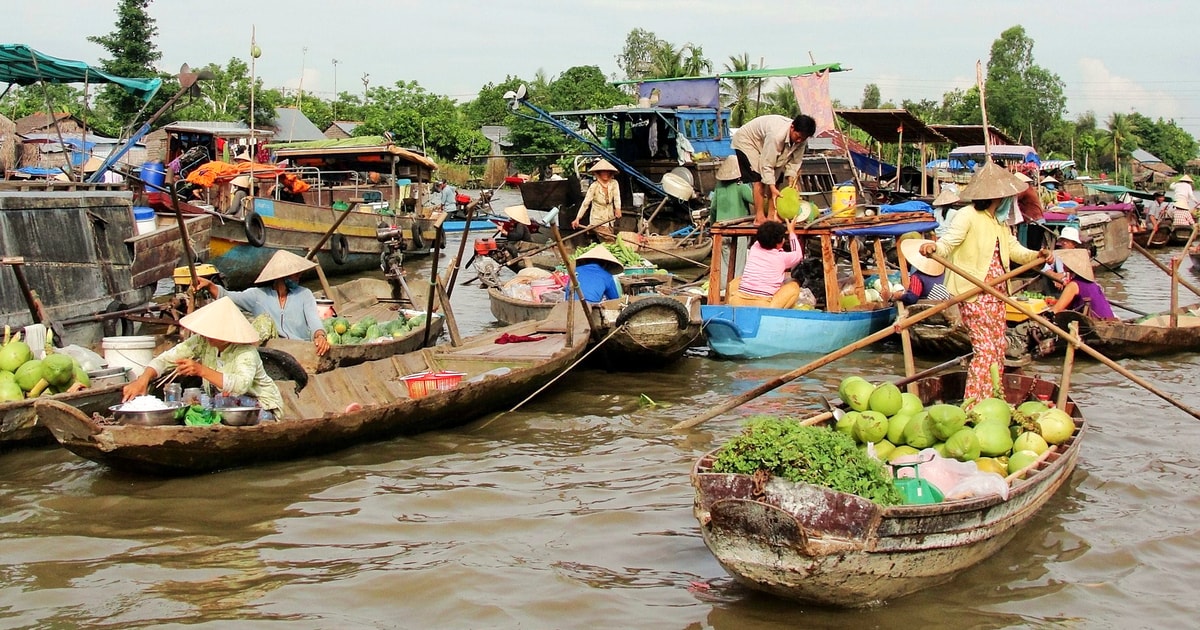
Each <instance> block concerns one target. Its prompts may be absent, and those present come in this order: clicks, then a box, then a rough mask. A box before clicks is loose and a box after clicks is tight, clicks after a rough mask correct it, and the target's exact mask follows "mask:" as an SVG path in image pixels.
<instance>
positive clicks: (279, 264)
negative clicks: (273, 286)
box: [254, 249, 317, 284]
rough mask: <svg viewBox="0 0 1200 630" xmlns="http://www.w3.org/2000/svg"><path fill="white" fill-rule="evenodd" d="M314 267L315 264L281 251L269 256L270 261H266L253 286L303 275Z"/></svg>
mask: <svg viewBox="0 0 1200 630" xmlns="http://www.w3.org/2000/svg"><path fill="white" fill-rule="evenodd" d="M316 266H317V263H315V262H313V261H311V260H309V259H307V258H302V257H300V256H297V255H295V254H293V253H292V252H289V251H287V250H283V249H281V250H279V251H277V252H275V255H274V256H271V260H268V261H267V266H266V267H263V270H262V271H261V272H259V274H258V277H257V278H255V279H254V284H258V283H260V282H270V281H272V280H277V279H279V278H286V277H288V276H291V275H294V274H298V273H304V272H305V271H308V270H309V269H312V268H314V267H316Z"/></svg>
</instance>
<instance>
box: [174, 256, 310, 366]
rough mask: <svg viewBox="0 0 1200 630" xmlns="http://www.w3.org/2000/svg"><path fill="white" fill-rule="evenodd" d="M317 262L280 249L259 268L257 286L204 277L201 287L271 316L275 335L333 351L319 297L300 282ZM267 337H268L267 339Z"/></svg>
mask: <svg viewBox="0 0 1200 630" xmlns="http://www.w3.org/2000/svg"><path fill="white" fill-rule="evenodd" d="M316 266H317V263H315V262H313V261H311V260H308V259H307V258H303V257H301V256H297V255H296V254H293V253H291V252H289V251H285V250H282V249H281V250H279V251H277V252H275V255H273V256H271V260H269V261H267V265H266V266H265V267H263V269H262V271H261V272H259V274H258V278H256V279H255V280H254V285H255V286H253V287H250V288H249V289H246V290H244V291H227V290H225V288H224V287H221V286H219V285H217V284H216V283H214V282H212V281H210V280H208V279H205V278H200V279H198V280H197V282H196V288H197V289H207V290H208V292H209V293H211V294H212V295H213V297H218V298H219V297H225V296H228V297H229V298H230V299H232V300H233V303H234V304H236V305H237V307H238V308H240V309H242V310H243V311H246V312H247V313H249V314H250V317H251V318H254V319H256V325H257V321H260V320H258V318H262V319H266V320H269V321H270V323H271V324H272V326H271V327H272V328H274V333H275V334H274V335H271V334H269V335H267V338H270V337H273V336H275V335H278V336H279V337H283V338H284V339H299V340H302V341H309V340H312V342H313V346H314V347H315V348H316V351H317V355H318V356H323V355H324V354H325V353H326V352H329V340H328V339H327V338H326V337H325V329H324V328H322V327H321V316H320V315H319V314H318V313H317V299H316V297H315V296H314V295H313V293H312V291H309V290H308V289H306V288H304V287H302V286H300V275H301V274H303V273H304V272H305V271H308V270H310V269H313V268H315V267H316ZM264 341H265V339H264Z"/></svg>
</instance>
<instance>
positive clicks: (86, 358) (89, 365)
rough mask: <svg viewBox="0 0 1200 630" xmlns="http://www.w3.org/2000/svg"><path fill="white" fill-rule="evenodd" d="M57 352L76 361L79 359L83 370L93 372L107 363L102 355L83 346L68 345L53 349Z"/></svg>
mask: <svg viewBox="0 0 1200 630" xmlns="http://www.w3.org/2000/svg"><path fill="white" fill-rule="evenodd" d="M55 352H57V353H59V354H65V355H67V356H69V357H71V358H72V359H75V360H76V361H79V367H81V368H83V371H84V372H94V371H96V370H99V369H100V368H102V367H104V366H106V365H108V362H107V361H105V360H104V357H102V356H100V355H98V354H96V353H95V352H92V351H91V350H88V349H87V348H84V347H83V346H76V345H73V344H72V345H69V346H67V347H65V348H59V349H58V350H55Z"/></svg>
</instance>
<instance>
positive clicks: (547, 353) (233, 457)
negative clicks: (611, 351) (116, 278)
mask: <svg viewBox="0 0 1200 630" xmlns="http://www.w3.org/2000/svg"><path fill="white" fill-rule="evenodd" d="M572 320H573V322H572V323H573V329H568V322H571V321H572ZM505 335H508V336H507V337H504V336H505ZM514 335H515V336H518V337H520V338H528V337H532V340H530V341H526V342H522V343H511V342H507V341H508V340H509V339H512V337H513V336H514ZM498 342H500V343H498ZM587 344H588V328H587V319H586V318H585V317H584V315H583V311H582V309H579V308H578V307H576V309H575V313H574V315H573V316H570V317H569V316H568V307H567V305H565V304H564V305H563V306H562V307H561V308H559V309H557V310H556V311H555V312H554V313H552V314H551V316H550V318H548V319H546V320H544V321H537V322H524V323H521V324H517V325H514V326H510V327H508V328H504V329H498V330H493V331H490V332H488V333H485V334H481V335H478V336H476V337H472V338H470V339H468V340H466V342H464V343H463V344H462V345H461V346H458V347H453V346H451V345H450V344H444V345H441V346H438V347H436V348H427V349H425V350H421V351H419V352H412V353H409V354H404V355H399V356H395V357H391V358H388V359H380V360H376V361H368V362H366V363H362V364H360V365H356V366H353V367H348V368H342V369H338V370H334V371H332V372H325V373H323V374H316V375H313V376H311V377H310V378H309V379H308V384H307V386H306V387H304V388H303V389H302V390H301V391H300V392H299V393H298V394H297V393H295V388H294V387H293V385H294V384H292V383H289V382H286V381H285V382H281V383H280V384H279V385H280V388H279V389H280V391H281V392H282V394H283V397H284V410H283V413H284V419H283V420H282V421H279V422H269V423H262V424H257V425H254V426H240V427H238V426H225V425H213V426H203V427H201V426H197V427H191V426H179V425H173V426H158V427H144V426H134V425H121V424H113V423H111V422H107V421H101V420H95V419H93V418H91V417H89V416H88V414H84V413H81V412H79V411H78V410H76V409H75V408H73V407H71V406H69V405H66V404H63V403H59V402H57V401H49V400H48V401H44V402H43V401H38V403H37V404H36V405H35V408H36V409H37V412H38V414H39V416H40V417H41V419H42V422H43V423H44V424H45V425H46V426H48V427H49V428H50V430H51V432H52V433H53V434H54V437H55V439H57V440H58V441H59V442H60V443H61V444H62V445H63V446H64V447H66V448H67V449H68V450H70V451H71V452H73V453H75V454H77V455H79V456H81V457H85V458H87V459H90V460H93V461H96V462H100V463H102V464H105V465H107V466H111V467H113V468H117V469H122V470H130V471H135V472H141V473H147V474H152V475H188V474H197V473H203V472H208V471H213V470H220V469H224V468H230V467H234V466H244V465H249V464H256V463H259V462H264V461H268V460H284V459H293V458H298V457H304V456H308V455H313V454H317V453H324V452H329V451H334V450H337V449H340V448H344V447H346V446H350V445H352V444H357V443H361V442H370V441H376V440H383V439H387V438H389V437H392V436H395V435H402V434H415V433H421V432H425V431H432V430H437V429H446V428H450V427H455V426H460V425H463V424H466V423H467V422H469V421H471V420H472V419H474V418H477V417H479V416H481V415H483V414H487V413H491V412H493V411H498V410H500V409H502V408H504V407H506V406H507V405H510V404H513V403H515V402H517V401H520V400H521V399H523V398H525V397H526V396H528V395H530V394H532V393H533V392H535V391H537V390H538V389H539V388H541V387H542V386H544V385H545V384H547V383H549V382H550V381H551V379H553V378H554V377H555V376H557V375H558V374H560V373H561V372H562V371H563V370H565V369H566V368H567V367H568V366H570V365H571V364H572V363H574V362H575V361H576V360H577V359H578V358H579V357H580V356H581V355H582V354H583V352H584V350H585V349H586V347H587ZM442 370H444V371H453V372H461V373H463V374H464V376H463V380H462V382H461V383H459V384H458V385H457V386H455V387H453V388H452V389H446V390H440V389H437V390H434V391H432V392H430V393H428V395H426V396H424V397H417V398H414V397H412V396H411V395H410V392H409V391H408V389H407V388H406V385H405V382H404V381H402V380H401V379H402V378H403V377H405V376H410V375H414V374H419V373H422V372H427V371H434V372H436V371H442Z"/></svg>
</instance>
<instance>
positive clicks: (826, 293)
mask: <svg viewBox="0 0 1200 630" xmlns="http://www.w3.org/2000/svg"><path fill="white" fill-rule="evenodd" d="M936 227H937V223H936V222H935V221H933V217H932V216H931V215H930V214H928V213H925V212H898V213H891V214H883V215H877V216H874V217H845V218H842V217H832V216H827V217H825V218H822V219H817V220H816V221H813V222H811V223H809V224H807V225H801V224H798V225H797V226H796V235H797V236H798V237H799V239H800V241H801V243H802V245H803V246H804V247H808V248H809V251H810V252H814V253H815V252H819V253H816V254H815V255H814V256H810V258H809V260H806V261H805V263H802V264H803V265H807V263H808V262H809V261H812V262H817V263H819V265H818V266H812V265H810V266H809V267H811V268H815V269H817V270H818V271H817V272H816V273H817V275H818V276H819V277H816V278H812V279H811V280H812V281H813V282H814V283H815V284H814V286H817V287H818V289H823V290H819V291H816V292H818V293H820V295H818V296H816V298H817V300H818V304H817V306H818V308H813V309H808V310H802V309H779V308H767V307H759V306H731V305H728V304H725V303H724V298H725V296H723V295H722V291H721V285H722V283H723V281H726V280H732V279H733V277H734V274H733V273H729V272H728V271H727V270H729V269H731V268H735V267H736V266H737V261H736V257H737V249H738V248H737V247H736V246H735V244H736V242H737V239H739V238H750V237H752V236H754V234H755V231H756V229H757V228H756V227H755V226H754V225H752V224H750V223H746V222H742V223H735V224H726V225H721V224H717V225H714V226H713V228H712V233H713V248H714V251H720V248H721V246H722V243H723V242H724V241H725V239H726V238H728V239H731V240H732V243H731V244H730V248H729V250H730V251H729V254H728V256H729V260H723V256H714V257H713V259H712V266H711V267H710V268H709V276H708V304H707V305H705V306H703V307H702V308H701V309H700V314H701V317H702V318H703V320H704V334H705V336H706V337H707V338H708V346H709V348H710V349H712V351H713V352H714V353H715V354H717V355H719V356H722V357H726V358H731V359H750V358H762V357H770V356H775V355H778V354H786V353H793V352H816V353H826V352H831V351H833V350H836V349H838V348H840V347H842V346H844V345H846V344H849V343H853V342H855V341H857V340H859V339H861V338H863V337H866V336H868V335H870V334H872V333H874V332H878V331H879V330H882V329H883V328H885V327H887V326H888V324H890V323H891V322H892V321H893V320H894V319H895V317H896V309H895V308H894V307H893V306H891V305H888V304H885V303H882V302H868V301H867V300H866V295H867V294H866V289H865V281H864V269H863V265H862V264H861V263H860V260H859V255H860V249H862V247H863V245H865V242H872V244H873V245H874V252H875V254H874V258H875V269H874V271H875V272H876V274H877V275H878V276H886V275H887V271H886V265H885V263H884V261H883V259H884V257H885V256H886V254H885V250H884V247H883V245H882V243H881V241H880V239H883V238H888V237H897V236H899V235H901V234H904V233H906V232H927V231H932V230H933V229H935V228H936ZM860 239H862V240H860ZM835 241H838V242H844V243H845V248H846V250H848V252H849V254H848V257H849V258H850V265H849V269H848V270H849V272H850V281H849V286H852V287H853V292H854V294H855V296H856V298H857V302H858V303H859V304H861V306H856V307H843V305H842V291H841V286H842V284H843V281H842V279H841V278H839V275H838V256H837V255H836V252H835ZM870 271H872V270H870V269H868V270H866V271H865V272H866V273H870Z"/></svg>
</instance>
